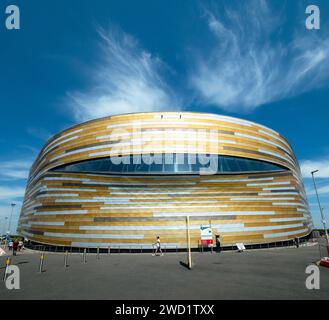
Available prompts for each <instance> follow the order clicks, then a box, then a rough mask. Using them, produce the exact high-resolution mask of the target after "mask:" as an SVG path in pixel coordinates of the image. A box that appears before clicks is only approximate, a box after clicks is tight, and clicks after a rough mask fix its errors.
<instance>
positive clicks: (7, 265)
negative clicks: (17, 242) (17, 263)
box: [3, 258, 11, 281]
mask: <svg viewBox="0 0 329 320" xmlns="http://www.w3.org/2000/svg"><path fill="white" fill-rule="evenodd" d="M10 263H11V260H10V258H7V259H6V268H5V274H4V276H3V281H6V279H7V270H8V267H9V266H10Z"/></svg>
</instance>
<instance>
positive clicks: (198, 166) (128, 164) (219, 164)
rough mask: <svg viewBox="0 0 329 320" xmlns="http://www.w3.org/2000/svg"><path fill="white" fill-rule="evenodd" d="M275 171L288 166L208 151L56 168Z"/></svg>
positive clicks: (112, 171)
mask: <svg viewBox="0 0 329 320" xmlns="http://www.w3.org/2000/svg"><path fill="white" fill-rule="evenodd" d="M208 169H211V171H212V173H241V172H272V171H283V170H287V168H285V167H283V166H280V165H276V164H273V163H270V162H266V161H260V160H254V159H246V158H240V157H231V156H221V155H205V154H203V155H202V154H197V155H196V154H175V153H174V154H155V155H145V154H144V155H142V156H141V155H137V156H136V155H130V156H122V157H118V156H115V157H107V158H100V159H92V160H85V161H81V162H77V163H72V164H67V165H63V166H60V167H57V168H55V169H53V170H52V171H57V172H85V173H99V174H200V172H202V170H208Z"/></svg>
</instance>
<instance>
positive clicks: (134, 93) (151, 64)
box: [68, 29, 179, 121]
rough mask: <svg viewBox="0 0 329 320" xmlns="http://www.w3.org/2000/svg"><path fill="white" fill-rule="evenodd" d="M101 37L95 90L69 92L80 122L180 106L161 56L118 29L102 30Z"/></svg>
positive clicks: (94, 72)
mask: <svg viewBox="0 0 329 320" xmlns="http://www.w3.org/2000/svg"><path fill="white" fill-rule="evenodd" d="M99 35H100V38H101V49H102V50H101V52H102V56H101V57H100V60H101V61H100V63H99V65H96V66H94V70H93V72H92V74H91V78H92V85H91V88H89V89H88V90H87V91H86V92H69V93H68V97H69V104H70V106H71V109H72V110H73V114H74V117H75V119H76V120H78V121H84V120H89V119H92V118H98V117H103V116H108V115H112V114H116V113H128V112H139V111H158V110H162V109H166V110H167V109H171V108H177V107H178V105H179V103H178V101H177V99H176V98H175V95H174V94H173V92H172V90H171V89H170V88H169V86H168V85H167V84H166V82H165V80H164V79H163V77H162V76H160V73H162V72H165V71H166V69H167V68H166V66H165V64H164V63H163V62H162V61H161V60H160V59H159V58H158V57H155V56H153V55H152V54H151V53H149V52H148V51H146V50H144V49H143V48H141V47H140V45H139V44H138V42H137V40H136V39H135V38H133V37H132V36H130V35H128V34H126V33H124V32H122V31H120V30H118V29H116V30H110V31H108V32H106V31H104V30H103V29H100V30H99Z"/></svg>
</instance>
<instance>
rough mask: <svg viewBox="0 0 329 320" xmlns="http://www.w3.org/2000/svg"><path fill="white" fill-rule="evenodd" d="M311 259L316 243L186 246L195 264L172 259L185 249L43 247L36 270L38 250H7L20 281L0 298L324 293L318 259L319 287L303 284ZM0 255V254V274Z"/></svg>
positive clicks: (1, 289)
mask: <svg viewBox="0 0 329 320" xmlns="http://www.w3.org/2000/svg"><path fill="white" fill-rule="evenodd" d="M317 260H319V251H318V247H317V246H313V247H301V248H299V249H295V248H280V249H269V250H253V251H248V252H244V253H236V252H222V253H220V254H215V253H214V254H211V253H203V254H201V253H193V261H194V263H195V267H194V269H193V270H188V269H186V268H184V267H183V266H181V265H180V263H179V262H180V261H186V254H182V253H177V254H176V253H172V254H167V255H165V256H163V257H152V256H151V255H150V254H111V255H110V256H108V255H106V254H104V255H101V257H100V260H97V259H96V256H95V255H89V256H88V261H87V263H86V264H84V263H82V256H81V255H78V254H72V255H71V256H69V267H68V268H67V269H66V270H65V268H64V258H63V255H62V254H55V253H53V254H51V253H48V254H46V259H45V272H43V273H41V274H40V273H38V262H39V254H37V253H35V252H34V253H31V252H28V251H26V252H24V253H23V254H20V255H18V256H17V257H13V264H16V265H18V266H19V268H20V272H21V289H20V290H8V289H6V287H5V284H4V282H2V281H1V282H0V300H3V299H329V269H328V268H324V267H320V279H321V280H320V283H321V287H320V290H308V289H306V287H305V279H306V277H307V276H308V275H307V274H305V268H306V267H307V265H309V264H311V263H312V262H315V261H317ZM4 264H5V257H0V266H1V269H0V272H1V277H2V276H3V273H4V268H3V266H4Z"/></svg>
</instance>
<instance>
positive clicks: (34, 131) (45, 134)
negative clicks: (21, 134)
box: [26, 127, 52, 141]
mask: <svg viewBox="0 0 329 320" xmlns="http://www.w3.org/2000/svg"><path fill="white" fill-rule="evenodd" d="M26 131H27V133H28V134H30V135H31V136H33V137H36V138H38V139H41V140H43V141H46V140H48V139H49V138H50V137H51V136H52V134H51V133H50V132H49V131H48V130H46V129H43V128H40V127H28V128H27V129H26Z"/></svg>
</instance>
